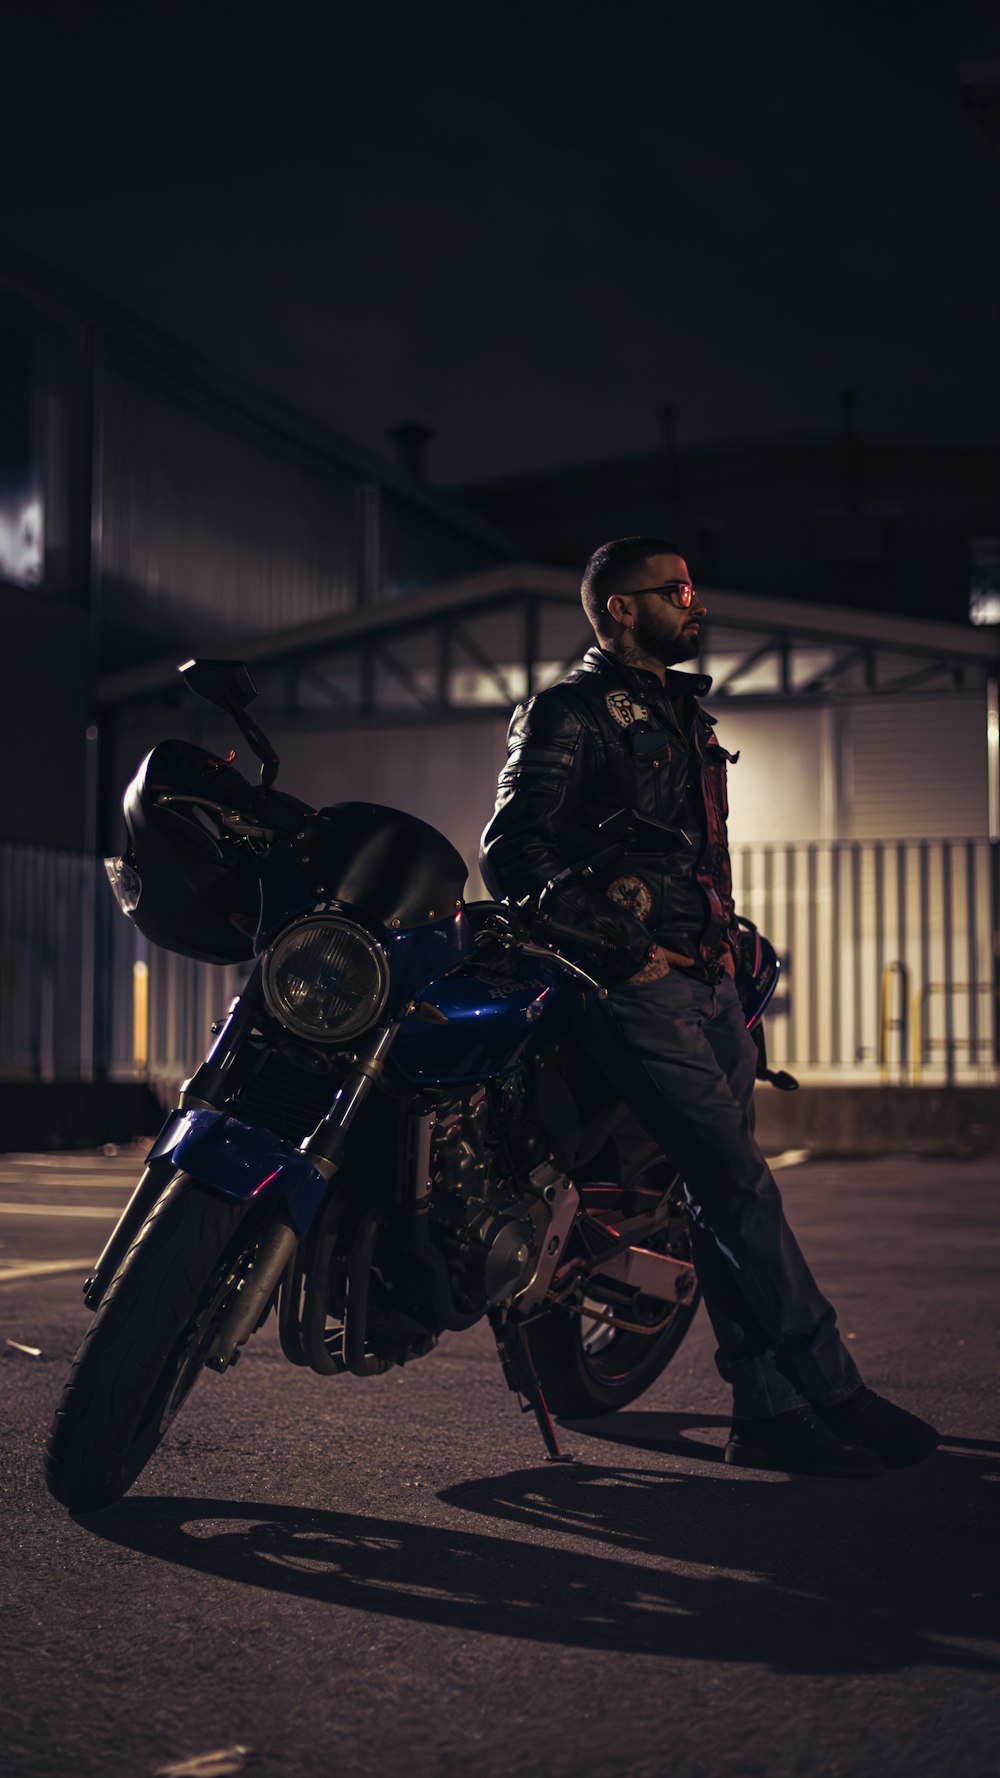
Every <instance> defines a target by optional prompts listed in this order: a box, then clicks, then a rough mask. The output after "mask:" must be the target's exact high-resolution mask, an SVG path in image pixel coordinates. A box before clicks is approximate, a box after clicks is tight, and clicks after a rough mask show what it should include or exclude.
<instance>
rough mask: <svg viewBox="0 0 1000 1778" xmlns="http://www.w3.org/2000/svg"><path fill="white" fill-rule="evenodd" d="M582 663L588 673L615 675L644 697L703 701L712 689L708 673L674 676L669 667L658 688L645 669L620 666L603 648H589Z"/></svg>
mask: <svg viewBox="0 0 1000 1778" xmlns="http://www.w3.org/2000/svg"><path fill="white" fill-rule="evenodd" d="M583 659H584V665H585V666H586V667H588V668H589V670H590V672H592V673H596V672H602V673H616V674H617V675H618V676H619V678H621V679H622V680H624V682H625V684H626V685H633V686H634V685H638V686H641V688H642V690H643V691H644V692H645V693H646V694H647V696H648V695H649V694H650V693H652V694H653V695H654V696H655V694H656V693H657V692H660V693H661V694H662V693H664V692H665V693H666V695H667V697H668V698H680V697H685V696H687V697H695V698H704V697H707V696H708V693H709V691H710V690H711V688H712V681H711V679H710V677H709V675H708V674H707V673H675V672H674V671H673V670H672V668H670V667H668V668H667V675H666V683H665V684H664V685H661V684H660V679H659V675H658V674H656V673H647V671H646V669H645V668H644V667H626V666H623V665H622V662H621V661H617V660H615V658H614V656H613V655H610V654H606V653H605V651H604V649H603V648H599V647H597V646H595V647H594V648H588V650H587V652H586V654H585V655H584V657H583Z"/></svg>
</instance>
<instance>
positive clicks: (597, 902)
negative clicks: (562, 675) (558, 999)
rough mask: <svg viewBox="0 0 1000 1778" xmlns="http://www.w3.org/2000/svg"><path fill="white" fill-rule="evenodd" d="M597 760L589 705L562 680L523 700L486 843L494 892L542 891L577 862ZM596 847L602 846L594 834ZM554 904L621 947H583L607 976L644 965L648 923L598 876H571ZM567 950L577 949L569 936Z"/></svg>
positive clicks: (620, 976)
mask: <svg viewBox="0 0 1000 1778" xmlns="http://www.w3.org/2000/svg"><path fill="white" fill-rule="evenodd" d="M596 763H597V762H596V748H595V744H594V740H593V736H592V735H591V732H590V730H589V728H588V726H587V723H586V720H585V718H584V715H583V712H582V710H581V709H580V708H579V707H578V706H577V705H576V704H575V702H574V701H573V700H571V699H570V698H569V697H567V696H565V695H563V694H562V692H561V689H560V688H559V687H556V686H554V687H553V688H552V690H551V691H549V692H541V693H540V694H539V695H538V696H537V697H535V698H532V699H531V700H530V702H529V703H527V704H519V705H518V707H517V709H516V710H515V712H514V715H513V717H512V719H511V724H510V729H509V732H508V735H507V763H506V765H505V766H504V768H503V771H502V772H501V773H500V782H499V785H498V788H497V801H496V809H495V811H494V814H493V819H492V821H491V822H490V823H489V826H488V827H487V828H486V830H485V832H484V834H483V838H482V845H481V847H480V864H481V868H482V872H483V877H484V879H485V880H486V882H487V884H488V885H489V887H490V889H491V891H492V892H493V893H494V894H496V895H501V896H507V897H508V898H509V899H510V900H511V901H520V900H521V899H522V898H523V897H524V896H526V895H530V896H536V897H537V896H538V895H540V894H541V892H542V890H543V889H544V887H545V885H546V883H547V882H549V880H550V879H551V878H552V877H554V876H557V875H558V873H559V872H560V871H562V870H565V869H566V867H567V865H569V864H570V863H571V862H572V854H571V852H570V851H569V849H568V847H567V843H566V842H567V836H568V834H569V832H570V830H571V828H572V827H573V826H574V825H576V823H577V821H578V819H579V816H580V813H581V812H582V811H583V809H584V807H585V804H586V798H587V792H588V789H589V788H590V785H591V783H592V781H593V778H594V774H595V771H596ZM593 849H594V851H595V852H596V851H598V850H599V849H600V839H599V838H598V836H597V835H596V834H595V836H594V848H593ZM548 905H549V904H548V903H546V906H548ZM551 912H552V913H553V914H555V916H556V918H558V919H561V920H566V921H567V922H568V923H569V924H575V925H578V926H585V927H587V928H589V929H590V930H591V931H593V932H596V933H597V934H598V935H599V936H600V937H601V938H604V939H607V940H609V941H610V943H611V944H613V945H614V946H615V948H616V951H617V955H616V956H614V957H609V958H608V959H607V960H606V961H604V962H602V963H601V964H600V965H595V964H594V961H593V957H592V956H590V957H589V958H588V956H586V955H585V954H584V953H583V952H582V951H581V952H580V953H579V956H578V961H579V962H581V963H582V964H584V966H585V967H587V968H589V969H591V970H592V971H593V973H594V974H596V975H598V976H599V977H600V978H601V979H602V980H604V981H606V982H608V983H611V982H617V981H624V980H625V979H626V978H627V977H628V976H630V975H634V974H635V973H636V971H637V970H639V969H641V968H642V965H643V963H644V962H645V960H646V957H647V956H648V954H649V947H650V942H651V941H650V935H649V932H648V930H647V929H646V927H645V926H643V924H642V922H641V921H640V920H637V919H636V918H635V916H634V914H630V913H629V912H628V911H627V909H625V908H620V907H618V906H617V905H616V904H615V903H614V902H613V901H610V900H609V899H608V897H607V896H606V895H604V894H602V892H601V891H600V890H599V889H597V888H596V887H595V886H594V885H593V884H590V883H571V884H570V885H569V886H568V887H567V888H565V889H562V890H560V891H559V892H558V894H557V895H555V896H554V897H553V905H552V908H551ZM566 950H567V953H568V954H570V955H571V954H572V947H571V946H570V945H569V944H567V946H566Z"/></svg>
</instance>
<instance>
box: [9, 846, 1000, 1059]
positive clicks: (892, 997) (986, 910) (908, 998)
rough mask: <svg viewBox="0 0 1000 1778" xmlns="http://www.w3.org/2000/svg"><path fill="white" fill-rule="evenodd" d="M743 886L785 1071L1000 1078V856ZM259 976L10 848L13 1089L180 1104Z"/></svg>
mask: <svg viewBox="0 0 1000 1778" xmlns="http://www.w3.org/2000/svg"><path fill="white" fill-rule="evenodd" d="M733 878H734V884H735V893H736V902H737V907H738V909H739V911H740V912H741V913H743V914H745V915H747V916H748V917H749V918H750V919H752V920H753V921H754V922H755V923H756V924H757V925H758V926H759V927H760V928H761V930H762V931H763V932H766V933H767V934H768V936H769V937H770V938H771V940H772V942H773V943H774V945H775V946H776V948H777V950H778V953H779V955H780V957H781V958H782V965H783V967H782V975H781V980H780V985H779V989H778V993H777V995H776V997H775V1001H774V1002H773V1003H772V1007H771V1009H770V1011H769V1013H768V1020H767V1031H768V1050H769V1056H770V1059H771V1060H772V1062H774V1063H776V1064H778V1065H781V1066H785V1067H789V1068H793V1069H794V1070H795V1072H796V1073H797V1074H798V1075H799V1076H800V1077H801V1078H802V1079H804V1080H810V1079H811V1080H817V1081H819V1080H841V1081H846V1080H847V1079H851V1080H883V1081H903V1080H911V1081H923V1082H925V1083H928V1084H931V1083H938V1082H942V1081H953V1082H956V1083H958V1084H963V1083H970V1084H971V1083H976V1082H983V1081H992V1080H995V1079H998V1078H1000V1020H998V1009H1000V999H998V985H1000V975H998V932H1000V846H997V845H996V844H991V843H990V842H989V841H986V840H950V841H935V842H931V841H921V840H914V841H900V842H891V843H888V842H886V843H879V842H870V841H864V842H857V843H842V844H839V845H795V846H739V847H736V848H734V851H733ZM245 973H246V972H245V970H242V969H237V968H217V967H214V966H212V965H208V964H198V963H193V962H190V961H189V960H188V959H186V958H183V957H178V956H175V955H173V953H171V952H168V951H162V950H159V949H158V948H157V947H155V946H150V945H148V944H147V943H146V941H145V940H144V939H143V938H142V937H141V935H140V934H139V933H137V932H136V931H135V929H134V927H132V926H131V925H130V923H129V922H128V921H127V920H125V919H123V918H122V916H121V915H120V914H119V912H118V910H117V907H116V906H115V904H114V901H113V898H112V896H111V892H110V889H109V888H108V885H107V882H106V880H105V876H104V871H103V868H102V867H101V864H100V861H99V860H94V859H88V858H84V857H80V856H78V855H75V854H72V853H63V852H53V851H44V850H40V849H37V848H31V847H15V846H0V1077H2V1078H5V1079H12V1078H14V1079H18V1078H20V1079H41V1080H56V1079H60V1080H73V1079H76V1080H78V1079H84V1080H89V1079H92V1078H94V1077H95V1075H99V1074H105V1075H108V1076H110V1077H111V1078H113V1079H119V1080H125V1079H136V1078H149V1079H150V1080H151V1082H152V1083H153V1085H154V1086H155V1087H157V1088H158V1089H159V1090H160V1091H161V1093H163V1094H167V1093H169V1092H170V1091H171V1090H172V1089H173V1087H174V1086H175V1085H176V1083H177V1082H178V1081H179V1080H180V1079H182V1078H183V1077H184V1076H185V1075H186V1074H188V1073H190V1071H191V1069H192V1067H193V1066H194V1065H195V1064H196V1062H197V1061H198V1059H199V1058H200V1056H201V1055H202V1054H203V1052H204V1050H205V1048H206V1045H207V1041H208V1037H209V1029H210V1026H211V1023H212V1020H213V1018H216V1017H218V1015H219V1014H220V1012H221V1011H223V1010H224V1008H225V1007H226V1006H227V1005H228V1003H229V1001H230V1000H231V998H232V996H233V995H234V994H235V993H236V992H238V990H239V985H240V983H241V981H242V980H243V978H244V976H245Z"/></svg>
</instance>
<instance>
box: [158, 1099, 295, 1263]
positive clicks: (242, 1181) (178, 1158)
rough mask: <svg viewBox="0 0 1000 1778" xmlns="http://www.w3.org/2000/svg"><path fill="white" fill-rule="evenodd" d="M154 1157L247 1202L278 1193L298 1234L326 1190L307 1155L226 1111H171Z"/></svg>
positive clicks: (226, 1194)
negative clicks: (284, 1202) (283, 1200)
mask: <svg viewBox="0 0 1000 1778" xmlns="http://www.w3.org/2000/svg"><path fill="white" fill-rule="evenodd" d="M154 1160H169V1161H172V1162H173V1164H174V1166H176V1167H182V1168H183V1169H184V1171H185V1173H190V1175H191V1177H192V1179H197V1180H199V1181H200V1183H201V1184H202V1185H208V1186H211V1187H212V1189H213V1191H217V1192H221V1193H222V1195H223V1197H226V1198H242V1199H244V1200H245V1201H247V1202H249V1201H250V1200H251V1199H254V1198H259V1197H261V1196H262V1195H264V1194H266V1195H267V1196H271V1195H272V1194H275V1193H277V1194H280V1196H281V1197H283V1198H284V1199H285V1200H286V1202H287V1204H288V1210H289V1215H290V1216H291V1219H292V1223H293V1226H294V1227H295V1229H296V1232H297V1233H298V1234H299V1235H304V1234H305V1232H306V1229H307V1228H308V1227H309V1224H310V1223H311V1222H312V1219H313V1217H314V1216H315V1214H316V1212H317V1210H318V1209H319V1206H320V1204H321V1202H322V1200H323V1197H324V1195H325V1193H326V1188H327V1182H326V1180H325V1179H324V1177H323V1175H322V1173H321V1172H320V1171H319V1168H318V1167H315V1166H314V1165H313V1163H312V1161H311V1160H310V1159H309V1157H308V1155H304V1154H302V1153H301V1152H300V1151H299V1149H297V1148H294V1147H293V1146H292V1144H291V1143H290V1142H283V1141H282V1140H281V1138H280V1136H274V1135H272V1134H271V1131H270V1130H263V1129H261V1128H260V1127H259V1126H258V1125H257V1124H245V1123H242V1122H241V1121H240V1119H239V1118H236V1117H231V1116H230V1114H229V1113H228V1112H225V1111H175V1112H173V1113H172V1114H171V1116H170V1117H168V1119H167V1121H166V1123H165V1124H164V1126H163V1128H162V1130H161V1131H160V1134H159V1135H158V1137H157V1138H156V1141H155V1142H154V1144H153V1146H152V1148H151V1149H150V1151H149V1155H148V1157H147V1161H154Z"/></svg>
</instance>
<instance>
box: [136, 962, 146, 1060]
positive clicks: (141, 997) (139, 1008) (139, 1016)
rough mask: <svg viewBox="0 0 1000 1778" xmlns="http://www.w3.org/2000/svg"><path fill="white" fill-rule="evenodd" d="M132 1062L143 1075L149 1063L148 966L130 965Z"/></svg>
mask: <svg viewBox="0 0 1000 1778" xmlns="http://www.w3.org/2000/svg"><path fill="white" fill-rule="evenodd" d="M132 1061H133V1064H134V1066H135V1067H136V1069H137V1070H141V1072H142V1073H145V1071H146V1066H147V1064H148V1062H149V964H148V963H141V962H140V963H133V965H132Z"/></svg>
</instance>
